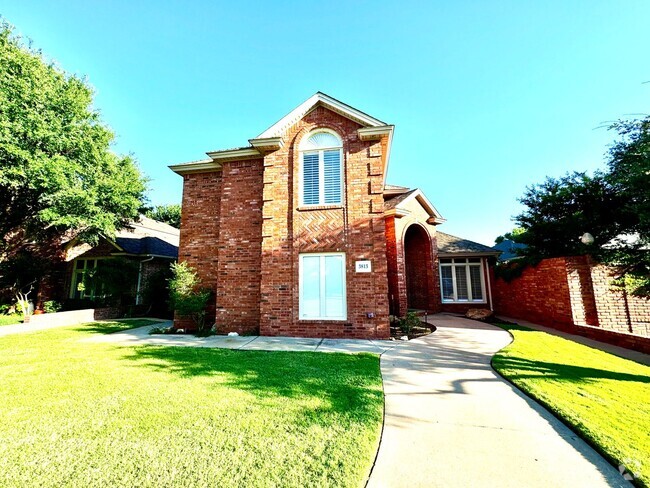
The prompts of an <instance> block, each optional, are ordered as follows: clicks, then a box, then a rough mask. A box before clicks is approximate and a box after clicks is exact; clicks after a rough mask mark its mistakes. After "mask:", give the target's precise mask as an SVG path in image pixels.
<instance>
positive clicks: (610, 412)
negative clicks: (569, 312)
mask: <svg viewBox="0 0 650 488" xmlns="http://www.w3.org/2000/svg"><path fill="white" fill-rule="evenodd" d="M499 325H500V326H501V327H503V328H504V329H506V330H509V331H510V333H511V334H512V335H513V336H514V342H513V343H512V344H510V345H509V346H508V347H506V348H505V349H503V350H502V351H500V352H498V353H497V354H496V355H495V356H494V358H493V359H492V364H493V366H494V368H495V369H496V370H497V371H498V372H499V373H501V374H502V375H503V376H504V377H506V378H508V379H509V380H511V381H512V382H513V383H514V384H515V385H517V386H518V387H519V388H520V389H522V390H523V391H525V392H526V393H527V394H529V395H530V396H532V397H533V398H535V399H537V400H538V401H540V402H541V403H542V404H543V405H545V406H546V407H547V408H548V409H549V410H551V411H552V412H554V413H555V414H556V415H558V416H559V417H560V418H562V419H563V420H564V421H565V422H566V423H567V424H568V425H570V426H571V427H572V428H573V429H574V430H575V431H577V432H579V433H580V434H581V435H582V437H584V438H585V439H587V441H588V442H590V443H591V444H592V445H593V446H595V447H596V448H597V449H598V450H599V451H600V452H601V453H603V454H604V455H605V456H606V457H607V458H609V460H610V461H611V462H612V464H614V465H615V466H619V465H624V466H625V467H626V468H627V470H628V471H630V472H632V473H634V474H636V476H637V477H638V479H637V480H636V483H637V484H639V485H641V486H650V367H648V366H645V365H642V364H639V363H636V362H634V361H629V360H626V359H622V358H620V357H618V356H614V355H612V354H607V353H605V352H602V351H599V350H597V349H592V348H590V347H587V346H583V345H582V344H578V343H575V342H572V341H569V340H566V339H562V338H560V337H557V336H553V335H551V334H546V333H544V332H537V331H533V330H530V329H527V328H524V327H519V326H513V325H502V324H499Z"/></svg>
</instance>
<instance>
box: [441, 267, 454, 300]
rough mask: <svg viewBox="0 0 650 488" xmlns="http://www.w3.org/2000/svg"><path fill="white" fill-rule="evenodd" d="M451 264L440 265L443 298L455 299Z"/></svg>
mask: <svg viewBox="0 0 650 488" xmlns="http://www.w3.org/2000/svg"><path fill="white" fill-rule="evenodd" d="M451 269H452V268H451V266H441V267H440V281H441V285H442V299H443V300H453V299H454V277H453V276H452V275H451Z"/></svg>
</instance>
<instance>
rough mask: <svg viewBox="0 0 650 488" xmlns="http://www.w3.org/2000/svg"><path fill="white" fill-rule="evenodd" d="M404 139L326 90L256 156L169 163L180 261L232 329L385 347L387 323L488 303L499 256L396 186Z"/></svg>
mask: <svg viewBox="0 0 650 488" xmlns="http://www.w3.org/2000/svg"><path fill="white" fill-rule="evenodd" d="M393 130H394V126H392V125H388V124H386V123H385V122H382V121H380V120H378V119H376V118H374V117H371V116H370V115H367V114H365V113H363V112H361V111H359V110H357V109H355V108H353V107H350V106H349V105H346V104H344V103H342V102H340V101H338V100H335V99H333V98H331V97H329V96H327V95H325V94H323V93H320V92H319V93H316V94H315V95H314V96H312V97H311V98H309V99H308V100H306V101H305V102H304V103H302V104H301V105H299V106H298V107H297V108H295V109H294V110H292V111H291V112H290V113H289V114H287V115H286V116H285V117H283V118H282V119H281V120H280V121H278V122H277V123H275V124H274V125H272V126H271V127H270V128H268V129H267V130H265V131H264V132H263V133H262V134H260V135H259V136H257V137H256V138H254V139H250V140H249V145H248V146H245V147H239V148H235V149H227V150H217V151H212V152H208V153H207V154H208V156H209V157H208V158H207V159H204V160H201V161H194V162H190V163H184V164H178V165H174V166H171V169H172V170H173V171H175V172H176V173H178V174H180V175H182V176H183V205H182V208H183V214H182V223H181V240H180V248H179V260H181V261H186V262H188V263H189V264H190V265H192V266H194V267H195V268H196V269H197V271H198V273H199V275H200V277H201V279H202V281H203V284H204V286H207V287H209V288H210V289H212V290H213V291H214V300H212V302H211V308H210V314H211V317H210V319H214V320H215V323H216V324H217V326H218V327H219V328H220V330H221V331H238V332H240V333H241V332H247V331H256V332H259V333H260V334H262V335H290V336H311V337H359V338H361V337H363V338H368V337H375V338H387V337H389V334H390V329H389V314H393V315H400V316H401V315H404V314H405V313H406V312H407V311H408V309H426V310H429V311H432V312H437V311H441V310H447V311H457V312H463V311H464V310H466V309H467V308H469V307H489V306H490V301H491V296H490V276H491V274H490V272H489V266H490V264H489V263H490V261H494V258H495V257H496V256H497V255H498V252H497V251H494V250H493V249H491V248H489V247H487V246H482V245H480V244H477V243H473V242H471V241H467V240H463V239H459V238H455V237H453V236H448V235H446V234H442V233H439V232H437V230H436V226H438V225H439V224H441V223H443V222H444V219H443V218H442V216H441V215H440V213H439V212H438V211H437V210H436V208H435V207H434V206H433V205H432V204H431V202H429V200H428V199H427V198H426V196H425V195H424V194H423V193H422V191H421V190H419V189H413V190H411V189H409V188H405V187H399V186H394V185H388V184H386V181H385V179H386V173H387V170H388V162H389V158H390V150H391V142H392V138H393ZM438 241H440V242H441V243H443V244H442V246H441V245H440V244H439V243H438ZM441 289H442V290H444V292H443V293H442V294H441V292H440V290H441ZM177 323H179V324H180V323H182V324H183V325H184V326H187V324H188V323H187V321H183V320H177Z"/></svg>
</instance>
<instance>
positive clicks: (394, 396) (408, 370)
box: [368, 315, 631, 488]
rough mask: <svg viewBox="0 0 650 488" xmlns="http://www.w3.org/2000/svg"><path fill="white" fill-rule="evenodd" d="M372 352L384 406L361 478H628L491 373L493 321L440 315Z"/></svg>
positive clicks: (542, 483) (473, 482) (597, 482)
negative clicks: (421, 332)
mask: <svg viewBox="0 0 650 488" xmlns="http://www.w3.org/2000/svg"><path fill="white" fill-rule="evenodd" d="M430 322H431V323H433V324H435V325H436V326H437V327H438V330H437V331H436V332H435V333H434V334H431V335H429V336H426V337H424V338H420V339H416V340H413V341H409V342H407V343H402V344H399V345H397V346H396V347H395V348H393V349H392V350H388V351H386V352H385V353H384V354H383V355H382V357H381V371H382V375H383V378H384V391H385V395H386V413H385V423H384V432H383V435H382V439H381V445H380V448H379V453H378V455H377V459H376V462H375V466H374V468H373V471H372V473H371V475H370V480H369V482H368V487H371V488H376V487H409V488H412V487H418V486H422V487H424V486H426V487H434V486H441V487H443V486H444V487H456V486H457V487H522V486H525V487H535V486H539V487H544V488H549V487H560V486H562V487H564V486H567V487H572V488H577V487H589V488H595V487H605V486H621V487H622V486H628V487H629V486H631V485H630V484H629V483H628V482H626V481H625V480H624V479H623V477H622V476H621V475H620V474H619V472H618V471H617V470H616V469H615V468H614V467H612V466H611V465H610V464H609V463H607V461H605V460H604V459H603V458H602V457H601V456H600V455H599V454H598V453H596V452H595V451H594V450H593V449H592V448H590V447H589V446H588V445H587V444H586V443H585V442H584V441H582V440H581V439H580V438H578V437H577V436H576V435H575V434H574V433H573V432H571V431H570V430H569V429H568V428H567V427H565V426H564V425H563V424H562V423H561V422H560V421H558V420H557V419H556V418H555V417H553V416H552V415H551V414H550V413H548V412H547V411H546V410H545V409H543V408H542V407H541V406H539V405H538V404H537V403H535V402H534V401H532V400H530V399H528V398H527V397H525V396H524V395H523V394H522V393H520V392H519V391H518V390H517V389H515V388H514V387H513V386H511V385H510V384H509V383H507V382H506V381H505V380H503V379H502V378H501V377H499V376H498V375H497V374H496V373H495V372H494V371H493V370H492V368H491V366H490V360H491V358H492V355H493V354H494V353H495V352H497V351H498V350H499V349H501V348H503V347H504V346H506V345H507V344H508V343H510V341H511V337H510V335H509V334H508V333H507V332H505V331H504V330H502V329H499V328H497V327H494V326H491V325H488V324H482V323H479V322H476V321H473V320H467V319H463V318H459V317H454V316H448V315H435V316H433V317H431V319H430Z"/></svg>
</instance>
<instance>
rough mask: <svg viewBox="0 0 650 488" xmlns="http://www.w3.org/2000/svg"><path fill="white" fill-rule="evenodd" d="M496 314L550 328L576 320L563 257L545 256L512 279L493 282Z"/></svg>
mask: <svg viewBox="0 0 650 488" xmlns="http://www.w3.org/2000/svg"><path fill="white" fill-rule="evenodd" d="M493 285H494V286H493V289H492V291H493V293H494V308H495V310H496V311H497V313H499V314H501V315H506V316H508V317H514V318H517V319H524V320H528V321H529V322H535V323H538V324H541V325H547V326H549V327H553V326H556V325H558V324H563V325H570V324H572V323H573V313H572V310H571V297H570V293H569V284H568V282H567V273H566V262H565V259H564V258H554V259H546V260H544V261H542V262H541V263H539V264H538V265H537V266H534V267H532V266H531V267H528V268H526V269H525V270H524V272H523V273H522V275H521V276H520V277H518V278H516V279H515V280H513V281H511V282H509V283H508V282H505V281H504V280H502V279H497V280H495V281H494V283H493Z"/></svg>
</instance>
